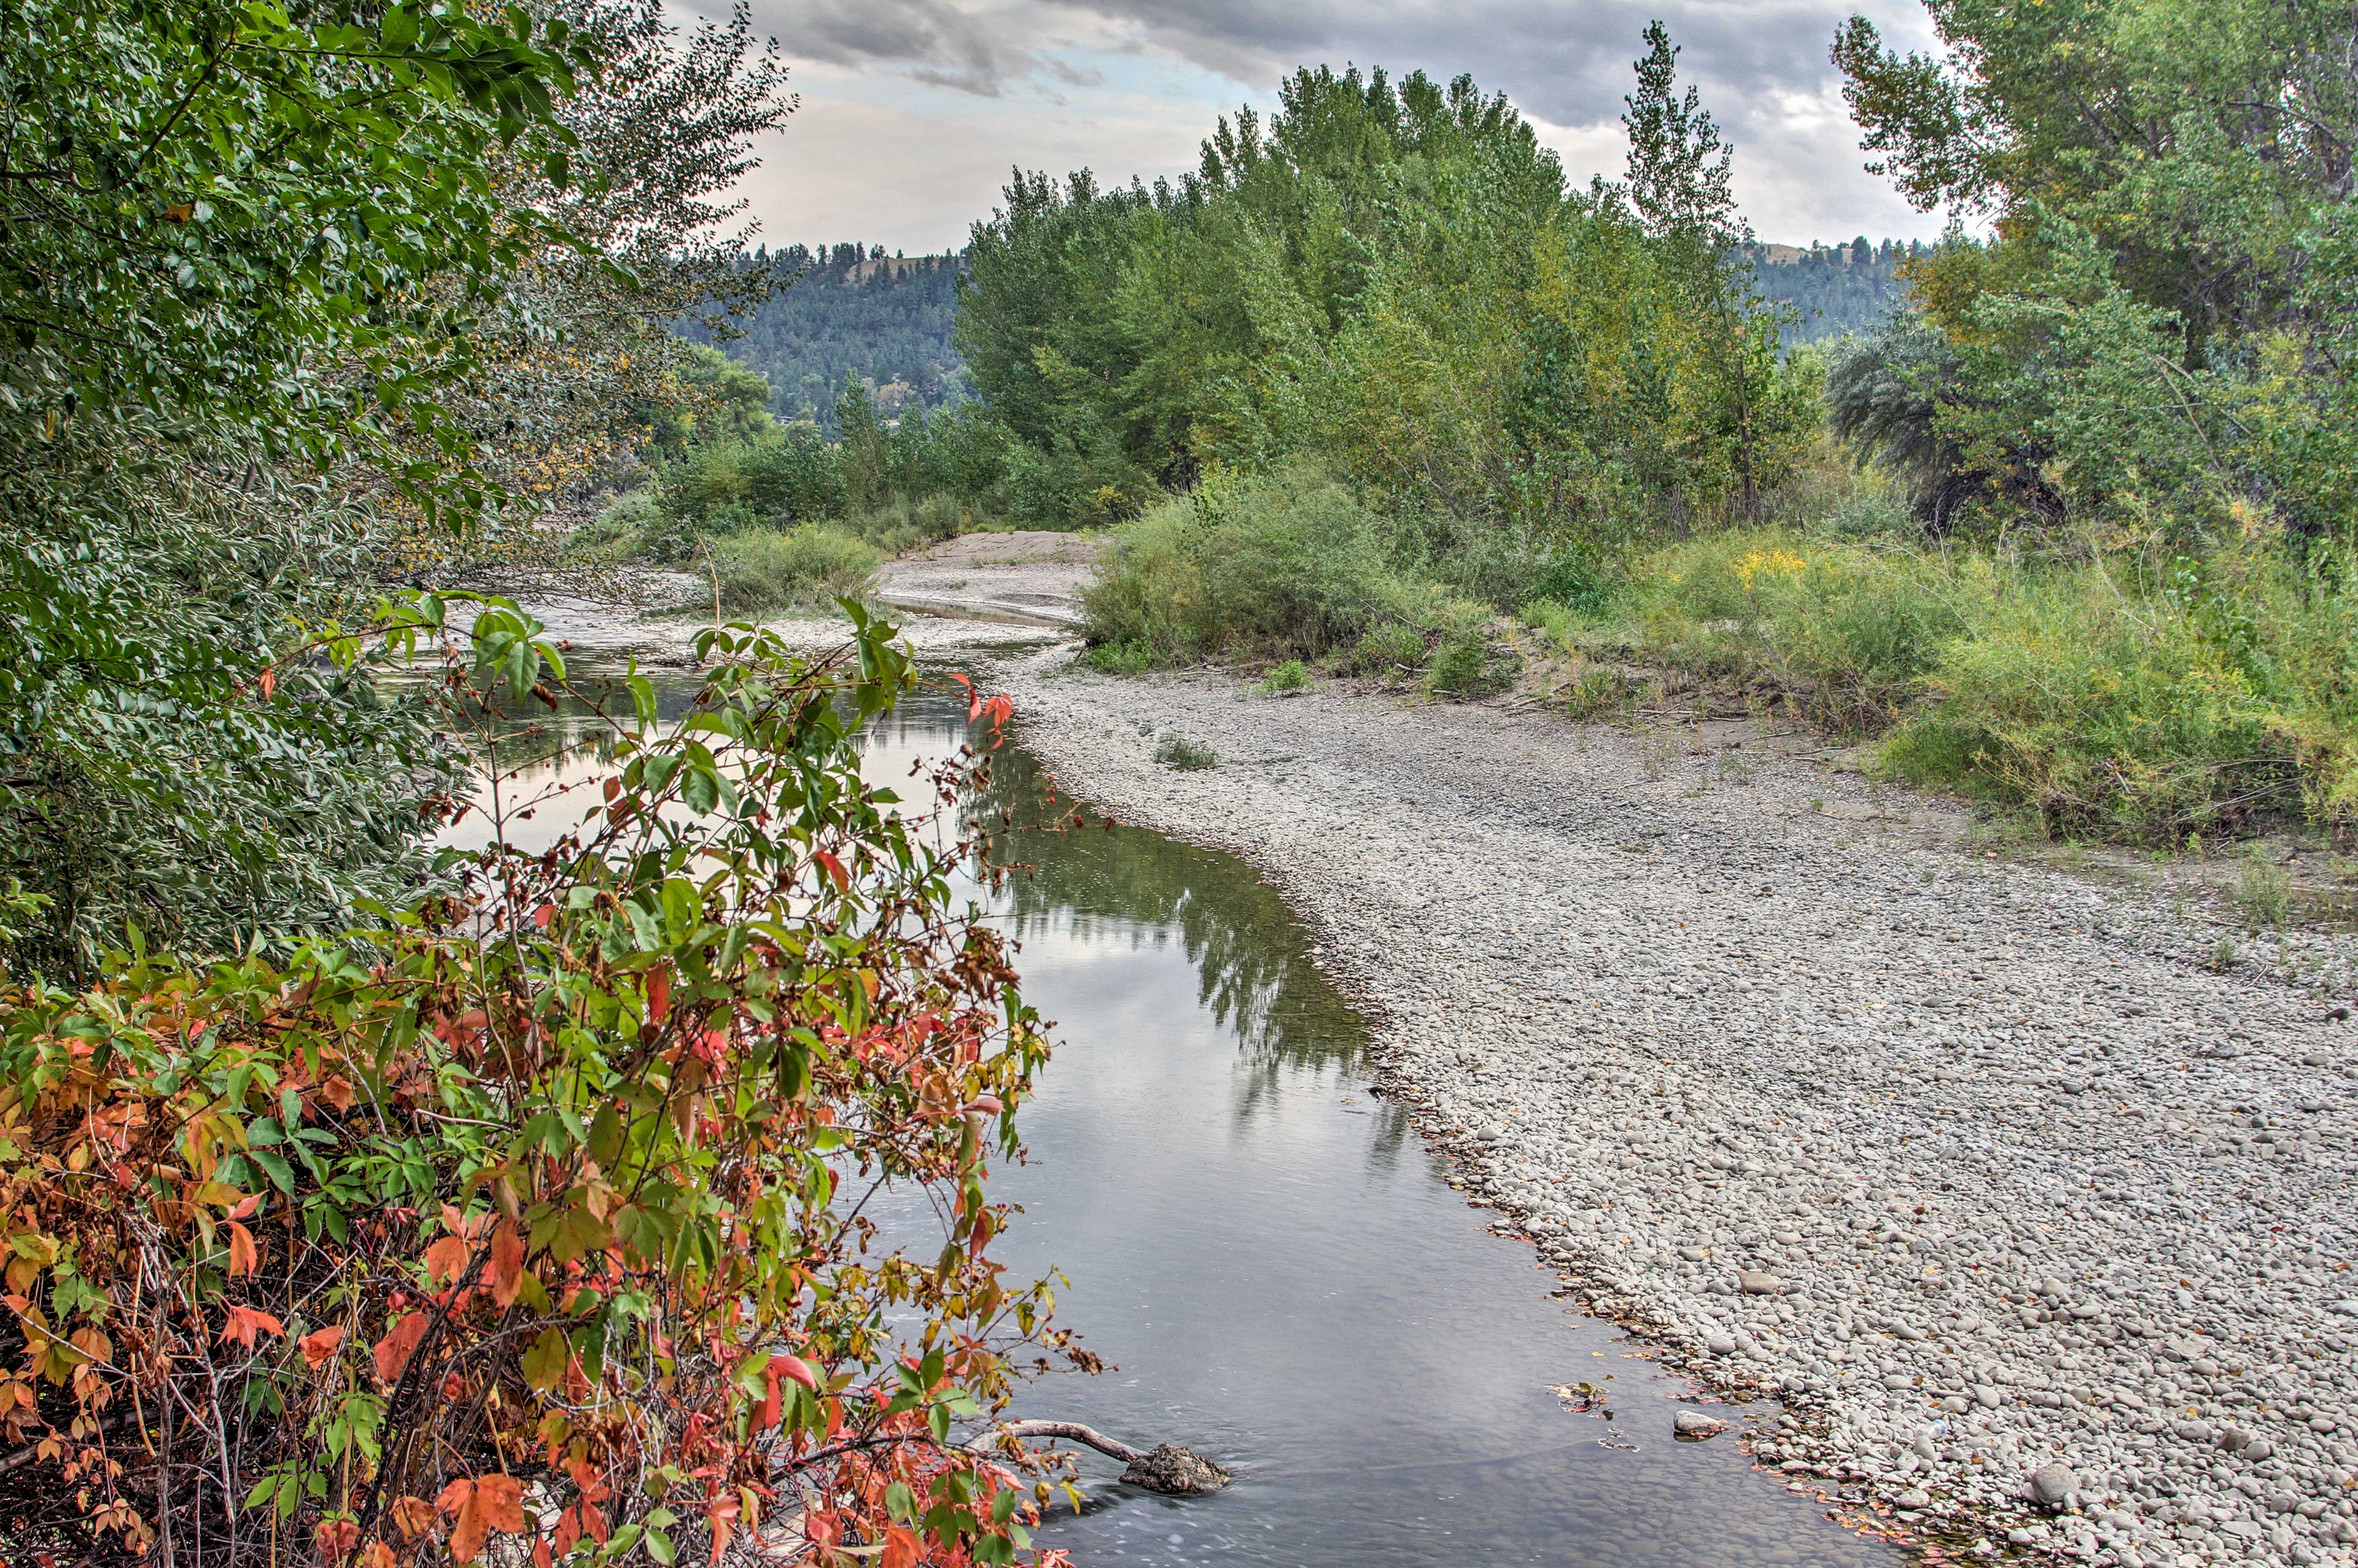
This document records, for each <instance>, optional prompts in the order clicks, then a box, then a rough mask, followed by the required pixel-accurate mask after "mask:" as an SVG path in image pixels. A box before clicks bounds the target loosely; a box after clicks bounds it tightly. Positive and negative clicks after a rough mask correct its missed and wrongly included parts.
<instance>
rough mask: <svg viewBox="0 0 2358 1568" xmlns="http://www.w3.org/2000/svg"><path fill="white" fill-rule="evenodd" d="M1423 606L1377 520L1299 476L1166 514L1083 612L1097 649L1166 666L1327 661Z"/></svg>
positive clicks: (1122, 554)
mask: <svg viewBox="0 0 2358 1568" xmlns="http://www.w3.org/2000/svg"><path fill="white" fill-rule="evenodd" d="M1423 597H1424V595H1423V592H1422V590H1421V589H1415V588H1413V587H1412V586H1411V585H1409V584H1408V583H1406V582H1405V581H1403V580H1402V579H1401V578H1400V577H1399V576H1397V575H1396V574H1395V573H1394V572H1393V570H1392V569H1391V568H1390V565H1389V564H1388V563H1387V561H1386V558H1385V552H1384V547H1383V542H1382V538H1381V535H1380V533H1379V526H1378V524H1377V521H1376V519H1375V517H1374V515H1373V514H1370V513H1369V512H1368V510H1367V508H1365V507H1364V506H1362V505H1361V504H1360V503H1358V502H1357V501H1356V500H1354V499H1353V498H1352V497H1351V495H1350V493H1349V492H1347V491H1346V490H1344V489H1343V487H1342V486H1340V485H1338V484H1336V483H1334V482H1333V481H1329V480H1326V479H1325V478H1323V477H1322V476H1320V475H1318V474H1316V473H1314V472H1311V471H1307V470H1297V471H1293V472H1288V473H1283V474H1278V475H1273V476H1264V477H1252V478H1245V479H1225V478H1222V479H1214V480H1209V481H1206V483H1205V484H1204V486H1203V488H1202V489H1201V490H1200V491H1198V492H1196V493H1195V495H1193V496H1191V497H1182V498H1176V499H1174V500H1170V501H1166V502H1164V503H1162V504H1161V505H1159V506H1157V507H1155V508H1154V509H1153V510H1152V511H1151V512H1149V513H1148V514H1146V515H1145V516H1144V517H1142V518H1141V519H1139V521H1138V522H1136V523H1134V524H1130V525H1129V526H1128V527H1126V528H1125V529H1123V530H1122V532H1121V533H1120V535H1118V536H1117V537H1116V539H1115V541H1114V545H1113V547H1112V549H1111V551H1110V552H1109V555H1108V557H1107V558H1106V559H1105V560H1104V561H1103V562H1101V563H1100V564H1099V566H1098V576H1097V579H1096V580H1095V581H1094V582H1093V583H1091V584H1090V585H1089V587H1088V588H1087V589H1085V590H1084V592H1083V594H1082V599H1081V604H1082V610H1083V612H1084V614H1085V616H1086V624H1087V633H1088V637H1089V641H1090V642H1092V643H1137V644H1141V645H1142V646H1144V647H1147V648H1149V649H1151V650H1152V652H1153V654H1154V655H1155V656H1156V657H1157V658H1158V659H1160V660H1163V661H1183V660H1188V659H1199V658H1205V657H1208V656H1211V655H1213V654H1248V655H1278V656H1284V657H1293V658H1316V657H1320V656H1322V655H1324V654H1327V653H1330V652H1332V651H1333V650H1335V649H1337V648H1343V647H1348V646H1350V645H1351V644H1352V643H1356V642H1357V641H1358V640H1359V639H1360V638H1362V637H1363V636H1365V635H1366V634H1367V633H1368V632H1370V631H1372V630H1375V629H1377V628H1379V627H1380V626H1383V625H1385V624H1387V623H1389V622H1400V621H1406V620H1411V619H1413V616H1414V611H1415V610H1416V608H1417V607H1418V606H1419V604H1420V602H1421V600H1422V599H1423Z"/></svg>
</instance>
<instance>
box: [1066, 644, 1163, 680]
mask: <svg viewBox="0 0 2358 1568" xmlns="http://www.w3.org/2000/svg"><path fill="white" fill-rule="evenodd" d="M1081 663H1083V664H1085V665H1088V666H1089V668H1091V669H1093V670H1095V671H1097V672H1098V674H1099V675H1108V676H1136V675H1144V674H1145V673H1146V672H1147V671H1148V670H1151V669H1152V668H1153V667H1154V650H1153V649H1152V648H1150V647H1148V646H1147V645H1146V644H1145V643H1098V645H1097V646H1096V647H1094V648H1091V649H1090V650H1089V651H1088V652H1087V653H1086V654H1082V655H1081Z"/></svg>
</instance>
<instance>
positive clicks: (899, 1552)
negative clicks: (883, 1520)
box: [884, 1524, 917, 1568]
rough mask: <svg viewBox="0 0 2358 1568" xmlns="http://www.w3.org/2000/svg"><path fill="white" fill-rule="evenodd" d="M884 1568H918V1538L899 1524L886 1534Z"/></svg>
mask: <svg viewBox="0 0 2358 1568" xmlns="http://www.w3.org/2000/svg"><path fill="white" fill-rule="evenodd" d="M884 1568H917V1538H916V1536H915V1535H914V1534H913V1533H912V1532H910V1531H909V1530H903V1529H902V1528H901V1527H900V1526H899V1525H897V1524H896V1525H894V1526H893V1527H892V1529H890V1530H886V1531H885V1532H884Z"/></svg>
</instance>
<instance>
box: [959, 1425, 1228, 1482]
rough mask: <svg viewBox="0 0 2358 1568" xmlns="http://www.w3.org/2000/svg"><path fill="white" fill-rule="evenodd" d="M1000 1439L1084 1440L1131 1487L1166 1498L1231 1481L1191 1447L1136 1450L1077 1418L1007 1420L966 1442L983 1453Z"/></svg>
mask: <svg viewBox="0 0 2358 1568" xmlns="http://www.w3.org/2000/svg"><path fill="white" fill-rule="evenodd" d="M1001 1437H1012V1438H1017V1439H1027V1438H1043V1437H1061V1438H1063V1439H1065V1441H1066V1442H1068V1443H1079V1444H1087V1446H1088V1447H1091V1448H1094V1449H1096V1450H1097V1451H1098V1453H1100V1454H1106V1455H1108V1456H1109V1457H1110V1458H1115V1459H1119V1460H1120V1461H1121V1462H1122V1464H1123V1465H1127V1466H1128V1468H1127V1469H1125V1470H1123V1471H1122V1473H1121V1478H1122V1479H1123V1480H1124V1481H1125V1482H1127V1483H1129V1484H1130V1486H1133V1487H1145V1488H1146V1489H1147V1490H1148V1491H1150V1492H1161V1493H1163V1494H1164V1495H1165V1496H1167V1497H1174V1498H1194V1497H1200V1496H1202V1495H1203V1494H1204V1493H1206V1492H1217V1491H1218V1490H1219V1489H1220V1488H1221V1487H1225V1486H1227V1485H1228V1481H1229V1479H1230V1476H1229V1472H1228V1467H1227V1466H1226V1465H1217V1464H1215V1463H1214V1462H1212V1461H1211V1460H1209V1459H1206V1458H1205V1457H1204V1456H1203V1455H1202V1454H1198V1453H1196V1452H1195V1450H1194V1449H1192V1448H1183V1447H1181V1446H1180V1445H1179V1444H1175V1443H1164V1444H1158V1445H1156V1446H1155V1447H1153V1448H1151V1449H1148V1450H1145V1451H1143V1452H1141V1451H1140V1450H1138V1449H1135V1448H1132V1447H1131V1446H1130V1444H1127V1443H1123V1442H1120V1441H1119V1440H1118V1439H1115V1438H1111V1437H1108V1436H1107V1435H1106V1434H1105V1433H1102V1432H1099V1431H1098V1429H1097V1428H1095V1427H1093V1426H1084V1425H1083V1424H1082V1423H1081V1422H1077V1421H1011V1422H1005V1423H1004V1424H1002V1425H1000V1426H996V1427H993V1428H992V1429H991V1430H990V1431H989V1432H986V1433H983V1434H982V1435H981V1436H979V1437H977V1438H976V1439H975V1440H974V1441H973V1442H971V1443H969V1444H967V1448H968V1451H969V1452H971V1453H976V1454H981V1453H987V1452H988V1451H989V1450H990V1445H991V1444H992V1443H993V1442H994V1441H995V1440H996V1439H998V1438H1001Z"/></svg>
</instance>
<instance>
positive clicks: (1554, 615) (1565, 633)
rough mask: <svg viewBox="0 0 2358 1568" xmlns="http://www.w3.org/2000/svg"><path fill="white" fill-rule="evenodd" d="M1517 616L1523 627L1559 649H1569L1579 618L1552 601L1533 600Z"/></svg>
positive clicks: (1568, 609) (1563, 606) (1577, 627)
mask: <svg viewBox="0 0 2358 1568" xmlns="http://www.w3.org/2000/svg"><path fill="white" fill-rule="evenodd" d="M1519 614H1520V619H1521V621H1522V622H1523V624H1524V625H1526V626H1528V627H1530V628H1531V630H1532V631H1534V632H1537V633H1540V634H1541V636H1543V637H1545V638H1546V639H1547V640H1548V641H1549V642H1551V643H1555V644H1556V645H1557V646H1559V647H1570V646H1571V645H1572V638H1573V633H1574V632H1575V631H1577V630H1578V629H1579V626H1580V617H1579V616H1577V615H1575V614H1574V613H1573V611H1571V609H1570V608H1569V607H1567V606H1565V605H1562V604H1559V603H1557V602H1556V601H1555V600H1552V599H1534V600H1531V602H1530V603H1528V604H1526V605H1524V606H1523V608H1522V610H1521V611H1520V612H1519Z"/></svg>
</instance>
